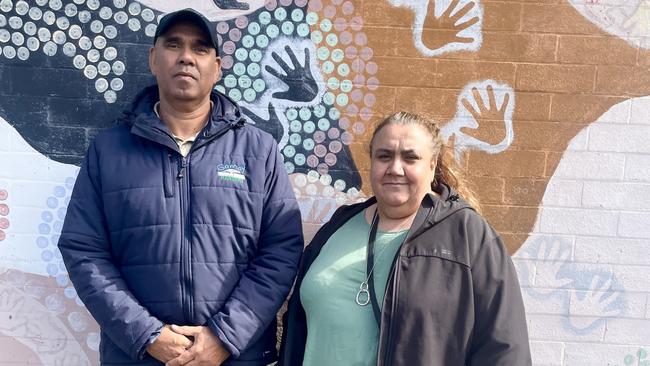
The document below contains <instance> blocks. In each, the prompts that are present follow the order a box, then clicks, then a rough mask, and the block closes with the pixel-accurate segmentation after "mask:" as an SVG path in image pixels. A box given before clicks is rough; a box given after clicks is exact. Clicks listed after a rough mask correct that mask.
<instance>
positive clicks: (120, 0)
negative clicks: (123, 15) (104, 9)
mask: <svg viewBox="0 0 650 366" xmlns="http://www.w3.org/2000/svg"><path fill="white" fill-rule="evenodd" d="M113 6H115V7H116V8H123V7H124V6H126V0H113Z"/></svg>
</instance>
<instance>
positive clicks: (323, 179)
mask: <svg viewBox="0 0 650 366" xmlns="http://www.w3.org/2000/svg"><path fill="white" fill-rule="evenodd" d="M320 182H321V183H323V184H324V185H326V186H329V185H330V184H332V176H331V175H329V174H323V175H321V176H320Z"/></svg>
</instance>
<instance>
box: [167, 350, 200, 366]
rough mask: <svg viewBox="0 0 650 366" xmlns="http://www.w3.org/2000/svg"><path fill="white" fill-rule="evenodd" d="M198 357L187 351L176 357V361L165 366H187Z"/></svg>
mask: <svg viewBox="0 0 650 366" xmlns="http://www.w3.org/2000/svg"><path fill="white" fill-rule="evenodd" d="M195 357H196V354H195V353H194V352H192V351H190V350H187V351H185V352H183V353H181V354H180V356H178V357H176V358H175V359H173V360H171V361H169V362H167V363H166V364H165V366H183V365H186V364H187V363H189V362H191V361H192V360H194V358H195Z"/></svg>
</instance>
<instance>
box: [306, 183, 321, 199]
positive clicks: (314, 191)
mask: <svg viewBox="0 0 650 366" xmlns="http://www.w3.org/2000/svg"><path fill="white" fill-rule="evenodd" d="M305 191H306V192H307V194H308V195H310V196H315V195H316V194H317V193H318V188H317V187H316V186H315V185H313V184H308V185H307V187H306V188H305Z"/></svg>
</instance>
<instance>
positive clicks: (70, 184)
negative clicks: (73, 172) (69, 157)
mask: <svg viewBox="0 0 650 366" xmlns="http://www.w3.org/2000/svg"><path fill="white" fill-rule="evenodd" d="M74 181H75V179H74V178H72V177H68V178H66V179H65V186H66V188H68V189H72V188H74Z"/></svg>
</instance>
